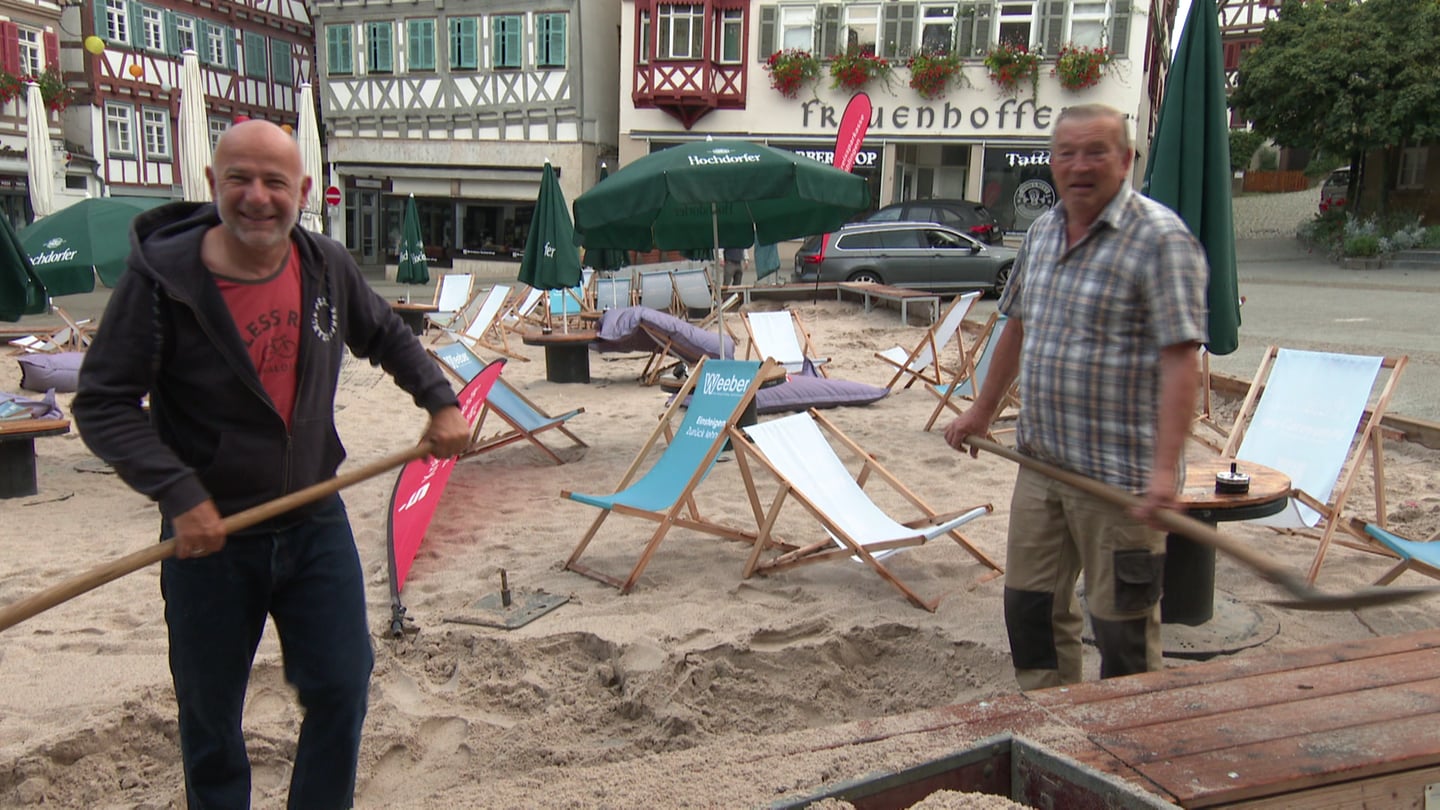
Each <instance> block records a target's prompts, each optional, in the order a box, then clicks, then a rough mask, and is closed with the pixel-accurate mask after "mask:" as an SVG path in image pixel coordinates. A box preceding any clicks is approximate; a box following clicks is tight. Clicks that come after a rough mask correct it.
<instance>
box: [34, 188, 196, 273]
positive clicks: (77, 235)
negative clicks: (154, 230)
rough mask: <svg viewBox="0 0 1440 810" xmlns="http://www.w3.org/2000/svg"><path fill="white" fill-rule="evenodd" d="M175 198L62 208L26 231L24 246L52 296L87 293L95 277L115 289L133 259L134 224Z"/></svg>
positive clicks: (114, 200) (100, 201)
mask: <svg viewBox="0 0 1440 810" xmlns="http://www.w3.org/2000/svg"><path fill="white" fill-rule="evenodd" d="M166 202H169V200H158V199H157V200H154V201H150V200H135V199H129V198H126V199H120V198H117V197H100V198H96V199H89V200H81V201H80V202H78V203H75V204H74V205H72V206H69V207H68V208H62V209H60V210H59V211H56V212H55V213H53V214H51V215H50V216H48V217H45V218H44V219H41V220H37V221H35V222H33V223H31V224H30V225H27V226H26V227H25V228H24V229H22V230H21V231H20V244H21V245H22V246H23V247H24V248H25V253H26V255H27V256H29V257H30V263H31V264H32V265H34V267H35V273H36V275H38V276H39V277H40V280H41V281H43V282H45V287H46V288H47V289H48V290H49V291H50V295H51V296H58V295H72V294H74V293H87V292H91V291H92V290H94V289H95V276H96V275H97V274H98V275H99V276H100V281H101V283H103V284H104V285H105V286H107V287H113V286H115V283H116V282H117V281H119V280H120V276H121V274H123V273H124V272H125V259H126V257H128V256H129V255H130V222H131V221H132V220H134V219H135V216H136V215H137V214H139V213H140V212H141V211H144V210H146V209H147V208H153V207H155V206H156V205H159V204H162V203H166Z"/></svg>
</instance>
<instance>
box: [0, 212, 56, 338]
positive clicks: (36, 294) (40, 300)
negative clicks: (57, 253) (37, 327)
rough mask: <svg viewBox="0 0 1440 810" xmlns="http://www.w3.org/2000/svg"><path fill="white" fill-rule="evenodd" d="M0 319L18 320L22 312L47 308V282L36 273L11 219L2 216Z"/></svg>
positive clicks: (30, 312) (39, 310)
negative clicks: (12, 225) (11, 223)
mask: <svg viewBox="0 0 1440 810" xmlns="http://www.w3.org/2000/svg"><path fill="white" fill-rule="evenodd" d="M0 264H3V265H4V267H3V269H0V321H18V320H20V316H21V315H39V314H41V313H43V312H44V311H45V310H46V309H47V308H48V307H47V300H48V295H47V293H46V290H45V283H44V282H42V281H41V280H40V277H39V276H37V275H35V268H34V267H33V266H32V265H31V264H30V257H29V256H26V255H25V251H24V250H23V249H22V248H21V247H20V237H19V236H18V235H16V233H15V229H14V228H13V227H11V225H10V218H9V217H6V216H0Z"/></svg>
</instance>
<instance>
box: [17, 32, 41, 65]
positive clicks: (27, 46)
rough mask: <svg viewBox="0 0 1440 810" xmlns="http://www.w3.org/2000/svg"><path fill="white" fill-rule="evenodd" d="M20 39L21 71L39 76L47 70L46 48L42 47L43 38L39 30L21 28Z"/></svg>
mask: <svg viewBox="0 0 1440 810" xmlns="http://www.w3.org/2000/svg"><path fill="white" fill-rule="evenodd" d="M18 34H19V40H20V43H19V44H20V72H21V73H25V74H29V75H31V76H39V75H40V74H41V73H42V72H44V70H45V50H44V48H43V47H42V45H41V43H42V41H43V40H42V39H41V37H40V32H39V31H34V30H31V29H29V28H21V29H19V31H18Z"/></svg>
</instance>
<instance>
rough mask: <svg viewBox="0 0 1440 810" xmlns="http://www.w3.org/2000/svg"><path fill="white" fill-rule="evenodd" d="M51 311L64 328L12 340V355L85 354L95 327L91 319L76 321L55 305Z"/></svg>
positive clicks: (21, 336)
mask: <svg viewBox="0 0 1440 810" xmlns="http://www.w3.org/2000/svg"><path fill="white" fill-rule="evenodd" d="M50 311H51V312H53V313H55V315H57V316H59V318H60V321H61V322H62V323H63V324H64V326H61V327H59V328H58V329H55V330H54V331H52V332H49V333H45V332H40V333H36V334H30V335H23V334H22V335H20V336H18V337H13V338H11V339H10V341H9V343H10V345H11V346H13V347H14V348H13V349H11V351H10V353H11V354H12V355H13V354H58V353H60V352H83V351H85V350H86V349H88V348H90V340H91V337H92V336H91V334H90V328H91V327H92V326H93V325H94V323H93V321H91V319H89V318H85V319H82V320H76V319H75V318H73V317H71V316H70V313H68V312H66V311H65V310H63V309H61V308H60V307H57V306H54V305H52V306H51V307H50ZM11 334H12V335H13V334H14V333H13V332H12V333H11Z"/></svg>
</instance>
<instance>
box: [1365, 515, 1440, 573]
mask: <svg viewBox="0 0 1440 810" xmlns="http://www.w3.org/2000/svg"><path fill="white" fill-rule="evenodd" d="M1350 526H1351V531H1355V530H1356V529H1358V530H1360V531H1363V532H1364V533H1365V534H1367V535H1369V536H1370V537H1371V538H1372V539H1373V540H1374V541H1375V542H1377V543H1379V544H1380V545H1381V546H1383V547H1384V548H1385V549H1386V550H1387V551H1389V552H1390V553H1391V554H1394V555H1395V556H1396V557H1399V558H1400V562H1399V563H1397V564H1396V565H1395V567H1394V568H1391V569H1390V570H1389V571H1386V572H1385V574H1384V575H1383V576H1381V577H1380V578H1379V579H1377V580H1375V584H1376V585H1389V584H1390V583H1391V582H1394V581H1395V578H1396V577H1398V576H1400V575H1401V574H1403V573H1405V572H1406V571H1418V572H1419V573H1422V574H1424V575H1425V576H1427V577H1432V578H1434V579H1440V538H1431V539H1430V540H1428V541H1419V540H1408V539H1406V538H1404V537H1401V536H1400V535H1398V534H1395V533H1394V532H1392V531H1390V530H1389V529H1382V528H1381V527H1379V526H1376V525H1375V524H1374V523H1366V522H1365V521H1363V520H1359V519H1357V518H1350Z"/></svg>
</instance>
